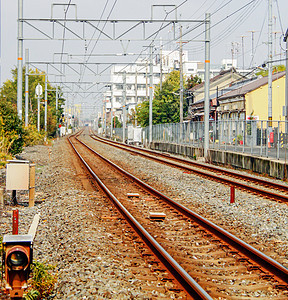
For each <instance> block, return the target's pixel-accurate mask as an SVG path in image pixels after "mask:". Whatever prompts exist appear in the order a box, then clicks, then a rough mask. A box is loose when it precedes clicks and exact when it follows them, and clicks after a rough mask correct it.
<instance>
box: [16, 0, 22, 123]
mask: <svg viewBox="0 0 288 300" xmlns="http://www.w3.org/2000/svg"><path fill="white" fill-rule="evenodd" d="M22 19H23V0H18V62H17V113H18V117H19V119H20V120H22V68H23V21H22Z"/></svg>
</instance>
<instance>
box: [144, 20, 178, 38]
mask: <svg viewBox="0 0 288 300" xmlns="http://www.w3.org/2000/svg"><path fill="white" fill-rule="evenodd" d="M172 24H173V25H175V24H174V23H172ZM170 25H171V23H168V24H166V25H165V26H161V27H160V28H159V29H158V30H157V31H156V32H154V33H152V34H151V35H149V36H148V37H144V39H145V40H146V41H147V40H149V39H151V38H152V37H153V36H154V35H157V34H158V33H159V32H160V31H162V30H164V29H165V28H166V27H168V26H170Z"/></svg>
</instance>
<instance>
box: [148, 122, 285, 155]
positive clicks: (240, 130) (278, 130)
mask: <svg viewBox="0 0 288 300" xmlns="http://www.w3.org/2000/svg"><path fill="white" fill-rule="evenodd" d="M287 128H288V124H287V122H285V121H266V120H264V121H263V120H262V121H259V120H239V121H231V120H221V121H210V123H209V148H210V149H219V150H226V151H234V152H242V153H247V154H252V155H256V156H262V157H270V158H276V159H285V160H286V151H287V143H288V134H287V131H288V130H287ZM142 140H143V143H144V144H145V143H146V144H147V143H148V142H149V127H146V128H143V131H142ZM152 142H164V143H176V144H186V145H191V146H194V147H199V148H203V147H204V122H202V121H199V122H184V123H183V124H182V125H181V124H180V123H173V124H157V125H153V126H152Z"/></svg>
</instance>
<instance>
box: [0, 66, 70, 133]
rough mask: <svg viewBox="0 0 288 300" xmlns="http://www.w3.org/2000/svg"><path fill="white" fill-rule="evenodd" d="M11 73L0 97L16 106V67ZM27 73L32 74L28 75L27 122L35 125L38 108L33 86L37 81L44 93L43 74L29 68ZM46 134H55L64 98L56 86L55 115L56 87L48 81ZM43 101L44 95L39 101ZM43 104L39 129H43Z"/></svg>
mask: <svg viewBox="0 0 288 300" xmlns="http://www.w3.org/2000/svg"><path fill="white" fill-rule="evenodd" d="M11 73H12V79H10V80H7V81H6V82H4V84H3V86H2V88H1V90H0V99H2V100H5V101H6V102H10V103H11V104H12V105H13V106H14V107H16V106H17V69H13V70H12V71H11ZM29 74H31V75H32V76H29V84H28V89H29V109H28V110H29V111H28V115H29V117H28V118H29V124H31V125H35V126H36V125H37V109H38V103H37V101H38V100H37V97H35V88H36V86H37V84H38V83H39V84H40V85H41V86H42V88H43V93H44V87H45V74H44V73H43V72H40V71H38V70H32V69H30V70H29ZM22 87H23V88H22V91H23V94H22V99H25V68H23V82H22ZM47 90H48V92H47V134H48V136H53V135H55V132H56V122H57V120H59V118H60V116H61V114H62V112H63V108H62V105H63V104H64V102H65V100H64V99H63V97H62V93H61V89H60V88H58V91H60V93H59V94H60V97H59V100H58V111H57V116H56V87H53V86H52V85H51V84H50V83H49V82H48V84H47ZM43 101H44V95H43V96H42V99H41V102H43ZM44 110H45V107H44V105H41V106H40V116H41V117H40V124H41V126H40V130H43V129H44ZM22 112H25V101H23V104H22ZM24 117H25V116H24V113H22V121H23V120H24Z"/></svg>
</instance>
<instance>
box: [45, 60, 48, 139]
mask: <svg viewBox="0 0 288 300" xmlns="http://www.w3.org/2000/svg"><path fill="white" fill-rule="evenodd" d="M47 89H48V65H47V68H46V74H45V98H44V105H45V112H44V113H45V114H44V129H45V134H46V133H47V94H48V91H47Z"/></svg>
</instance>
